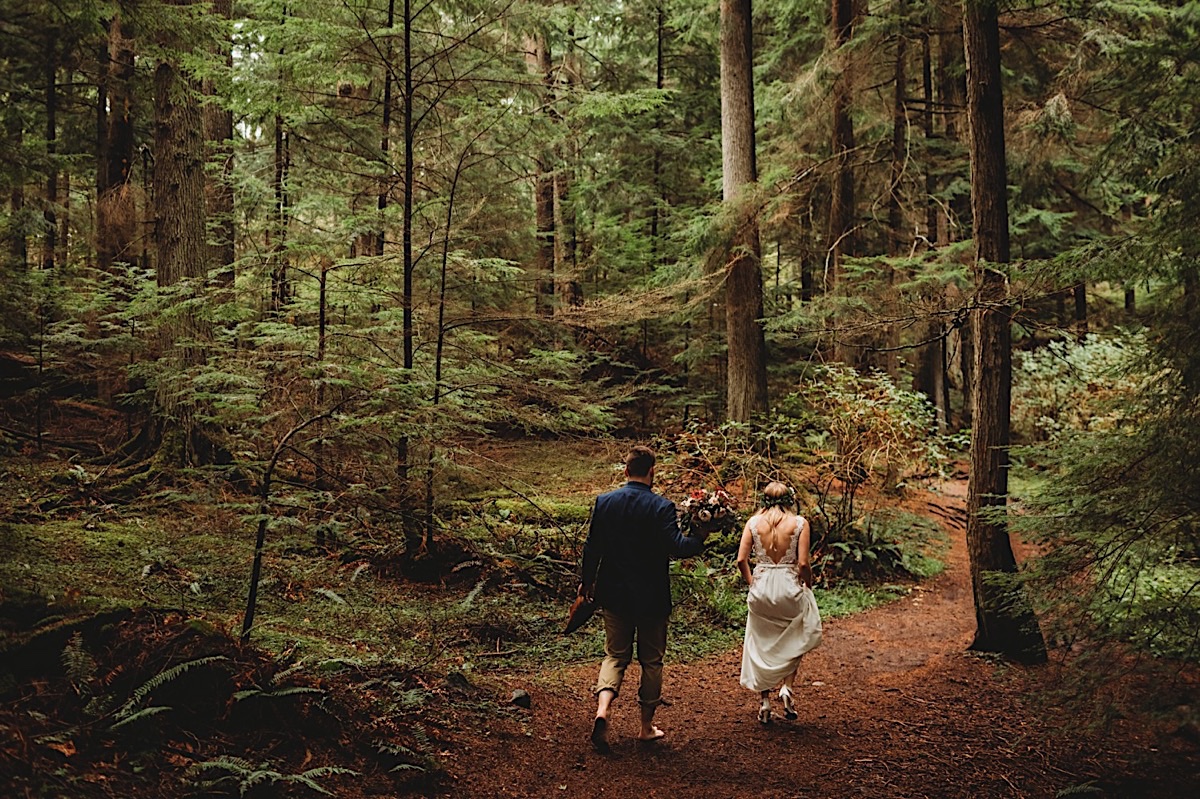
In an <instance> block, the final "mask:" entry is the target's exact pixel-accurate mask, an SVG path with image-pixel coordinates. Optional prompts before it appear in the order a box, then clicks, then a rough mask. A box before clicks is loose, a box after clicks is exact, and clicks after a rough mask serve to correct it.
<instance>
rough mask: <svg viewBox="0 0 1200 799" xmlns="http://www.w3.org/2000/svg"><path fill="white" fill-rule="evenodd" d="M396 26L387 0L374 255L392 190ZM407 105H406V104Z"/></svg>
mask: <svg viewBox="0 0 1200 799" xmlns="http://www.w3.org/2000/svg"><path fill="white" fill-rule="evenodd" d="M395 25H396V0H388V10H387V29H388V36H387V44H386V45H385V46H384V58H385V59H386V60H387V65H386V68H385V69H384V70H383V120H382V122H381V126H380V134H379V152H380V153H381V157H382V158H383V162H384V163H385V164H386V165H387V167H386V170H387V175H386V177H385V178H384V179H383V181H382V183H381V185H380V186H379V195H378V197H376V199H375V208H376V210H377V211H379V232H378V233H377V234H376V236H375V255H377V256H378V255H383V253H384V244H385V243H386V240H387V231H386V229H385V228H386V225H385V223H384V218H385V217H384V215H385V214H386V213H387V207H388V195H389V194H390V193H391V189H392V161H391V149H392V57H393V53H394V50H395V48H393V47H392V28H393V27H394V26H395ZM406 105H407V103H406Z"/></svg>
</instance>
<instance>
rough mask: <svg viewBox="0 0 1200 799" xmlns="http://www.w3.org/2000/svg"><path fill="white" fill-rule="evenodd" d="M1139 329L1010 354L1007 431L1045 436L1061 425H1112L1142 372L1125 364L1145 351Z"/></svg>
mask: <svg viewBox="0 0 1200 799" xmlns="http://www.w3.org/2000/svg"><path fill="white" fill-rule="evenodd" d="M1146 348H1147V344H1146V339H1145V336H1144V334H1142V333H1131V332H1122V333H1119V334H1118V335H1115V336H1106V337H1101V336H1098V335H1095V334H1089V335H1087V336H1085V337H1084V338H1083V340H1082V341H1073V340H1061V341H1052V342H1050V343H1049V344H1047V345H1046V346H1045V347H1041V348H1039V349H1036V350H1033V351H1031V352H1018V353H1015V354H1014V357H1013V388H1012V433H1013V438H1014V439H1015V440H1018V441H1045V440H1047V439H1050V438H1053V437H1054V436H1056V435H1058V434H1060V433H1062V432H1063V431H1064V430H1101V429H1111V428H1114V427H1116V426H1118V425H1120V424H1121V423H1122V422H1123V421H1124V420H1125V419H1126V412H1125V410H1124V407H1125V405H1126V403H1127V402H1128V401H1129V399H1130V397H1131V396H1132V394H1133V393H1134V392H1135V391H1136V390H1137V388H1138V386H1139V384H1140V382H1141V380H1142V379H1144V376H1137V375H1133V374H1131V373H1130V371H1129V368H1128V367H1129V366H1130V365H1131V364H1133V363H1136V362H1137V361H1139V360H1141V359H1143V358H1145V357H1146V352H1147V349H1146Z"/></svg>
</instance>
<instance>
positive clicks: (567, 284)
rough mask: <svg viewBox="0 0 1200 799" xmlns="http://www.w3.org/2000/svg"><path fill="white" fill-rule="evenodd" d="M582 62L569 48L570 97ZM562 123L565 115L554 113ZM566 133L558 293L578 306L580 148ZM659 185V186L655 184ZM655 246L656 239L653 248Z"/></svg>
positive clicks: (560, 174)
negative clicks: (576, 195) (577, 175)
mask: <svg viewBox="0 0 1200 799" xmlns="http://www.w3.org/2000/svg"><path fill="white" fill-rule="evenodd" d="M567 38H568V41H573V39H574V31H573V30H568V31H567ZM579 70H580V61H579V55H578V53H576V52H574V50H572V49H568V51H567V53H566V55H565V56H564V57H563V70H562V71H563V78H564V81H565V83H566V87H567V95H568V96H570V95H571V94H572V92H573V91H574V89H575V88H576V87H577V86H578V85H579V79H580V73H579ZM555 118H556V119H558V120H560V121H561V119H562V115H561V114H558V113H555ZM564 133H565V134H566V136H565V139H564V141H563V143H562V146H561V148H560V151H559V153H558V154H557V157H556V159H555V160H556V161H557V163H558V169H557V170H556V171H555V174H554V227H555V236H554V241H555V254H554V261H555V264H554V269H555V275H556V276H557V283H558V290H559V291H560V292H561V294H562V300H563V304H564V305H567V306H570V305H577V304H579V301H580V300H581V298H582V289H581V288H580V283H579V278H578V275H577V274H576V267H577V265H578V264H577V260H578V249H579V247H578V241H577V239H576V232H575V216H576V214H575V200H574V197H573V195H572V192H573V190H574V185H575V168H576V164H577V163H578V161H579V152H578V146H577V143H576V141H575V138H574V137H573V136H572V135H571V131H570V130H569V129H567V130H564ZM656 185H657V183H656ZM653 246H654V241H653V237H652V238H651V247H653Z"/></svg>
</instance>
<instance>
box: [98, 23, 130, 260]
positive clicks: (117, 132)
mask: <svg viewBox="0 0 1200 799" xmlns="http://www.w3.org/2000/svg"><path fill="white" fill-rule="evenodd" d="M132 37H133V32H132V30H131V29H130V26H129V23H128V22H126V21H125V20H124V19H123V18H122V17H121V15H120V14H116V15H114V16H113V18H112V20H111V22H109V26H108V44H107V45H106V46H105V48H104V53H105V61H106V62H107V74H106V75H105V79H104V83H105V94H106V96H107V97H106V99H107V114H106V115H104V116H105V117H106V118H105V122H104V129H105V130H104V137H103V140H102V144H101V151H102V158H101V162H100V165H99V167H98V173H99V176H98V179H99V180H100V186H99V194H98V198H99V199H98V200H97V203H96V228H97V230H96V259H97V263H98V264H99V266H100V268H101V269H104V270H106V271H107V270H110V269H111V268H112V267H113V265H114V264H115V263H118V262H125V263H132V262H133V261H134V259H135V258H136V255H137V254H136V252H135V251H134V249H135V245H134V242H135V241H136V240H137V237H138V229H137V226H138V210H137V202H136V201H135V199H134V194H135V192H134V191H133V185H132V183H131V182H130V177H131V175H132V173H133V145H134V130H133V108H134V96H133V78H134V63H135V62H134V58H135V56H134V45H133V38H132Z"/></svg>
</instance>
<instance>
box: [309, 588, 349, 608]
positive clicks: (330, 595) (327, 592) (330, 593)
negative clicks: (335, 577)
mask: <svg viewBox="0 0 1200 799" xmlns="http://www.w3.org/2000/svg"><path fill="white" fill-rule="evenodd" d="M313 593H314V594H320V595H321V596H323V597H325V598H326V599H328V600H331V601H333V602H336V603H337V604H339V605H347V604H349V603H348V602H346V600H344V599H342V597H341V596H340V595H339V594H338V592H337V591H334V590H333V589H332V588H314V589H313Z"/></svg>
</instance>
